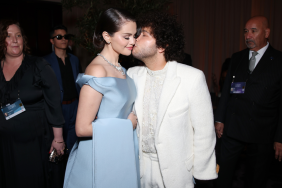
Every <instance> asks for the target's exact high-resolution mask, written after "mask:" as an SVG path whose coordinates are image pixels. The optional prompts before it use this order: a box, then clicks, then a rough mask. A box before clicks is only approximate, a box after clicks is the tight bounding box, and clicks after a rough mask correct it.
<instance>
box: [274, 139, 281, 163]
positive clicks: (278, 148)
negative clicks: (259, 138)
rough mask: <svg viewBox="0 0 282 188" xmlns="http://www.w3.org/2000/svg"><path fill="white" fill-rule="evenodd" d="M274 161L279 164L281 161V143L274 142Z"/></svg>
mask: <svg viewBox="0 0 282 188" xmlns="http://www.w3.org/2000/svg"><path fill="white" fill-rule="evenodd" d="M274 150H275V159H278V161H279V162H281V159H282V143H279V142H274Z"/></svg>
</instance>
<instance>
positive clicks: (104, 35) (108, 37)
mask: <svg viewBox="0 0 282 188" xmlns="http://www.w3.org/2000/svg"><path fill="white" fill-rule="evenodd" d="M102 36H103V38H104V40H105V41H106V43H108V44H109V43H111V36H110V35H109V33H108V32H107V31H104V32H103V33H102Z"/></svg>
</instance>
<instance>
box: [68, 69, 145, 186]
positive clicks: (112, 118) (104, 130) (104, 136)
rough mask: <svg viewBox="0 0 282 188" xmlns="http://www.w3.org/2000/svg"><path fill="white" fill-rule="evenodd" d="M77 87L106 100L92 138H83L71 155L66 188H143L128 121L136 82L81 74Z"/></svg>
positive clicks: (132, 131) (94, 126)
mask: <svg viewBox="0 0 282 188" xmlns="http://www.w3.org/2000/svg"><path fill="white" fill-rule="evenodd" d="M124 71H125V70H124ZM77 83H78V84H79V85H80V87H82V86H83V85H89V86H91V87H92V88H93V89H95V90H96V91H98V92H100V93H101V94H102V95H103V98H102V101H101V104H100V107H99V111H98V113H97V119H96V120H94V121H93V123H92V126H93V136H92V138H80V140H79V141H77V142H76V143H75V145H74V147H73V149H72V151H71V153H70V156H69V160H68V163H67V169H66V174H65V181H64V188H140V175H139V154H138V138H137V134H136V130H133V126H132V123H131V121H130V120H128V119H127V117H128V115H129V113H130V112H131V111H132V107H133V103H134V101H135V98H136V88H135V85H134V82H133V80H132V79H131V78H130V77H128V76H127V75H126V79H120V78H114V77H103V78H97V77H93V76H89V75H85V74H79V76H78V78H77ZM93 100H94V99H93Z"/></svg>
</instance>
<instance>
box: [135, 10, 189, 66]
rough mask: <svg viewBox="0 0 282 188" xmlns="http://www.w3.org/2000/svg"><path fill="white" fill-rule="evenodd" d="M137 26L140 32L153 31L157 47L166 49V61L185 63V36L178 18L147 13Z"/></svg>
mask: <svg viewBox="0 0 282 188" xmlns="http://www.w3.org/2000/svg"><path fill="white" fill-rule="evenodd" d="M137 24H138V28H139V29H138V30H139V31H140V29H141V28H145V27H147V28H150V29H151V31H150V32H151V35H153V37H154V38H155V39H156V45H157V47H158V48H164V49H165V53H164V56H165V60H166V61H178V62H182V61H183V59H184V57H185V54H184V50H183V48H184V45H185V42H184V34H183V29H182V25H180V24H179V23H177V21H176V16H170V15H168V14H165V13H159V12H151V13H146V14H143V15H141V16H140V17H139V19H138V22H137Z"/></svg>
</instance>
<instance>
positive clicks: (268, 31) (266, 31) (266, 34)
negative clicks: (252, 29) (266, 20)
mask: <svg viewBox="0 0 282 188" xmlns="http://www.w3.org/2000/svg"><path fill="white" fill-rule="evenodd" d="M269 35H270V29H269V28H267V29H265V38H268V37H269Z"/></svg>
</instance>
